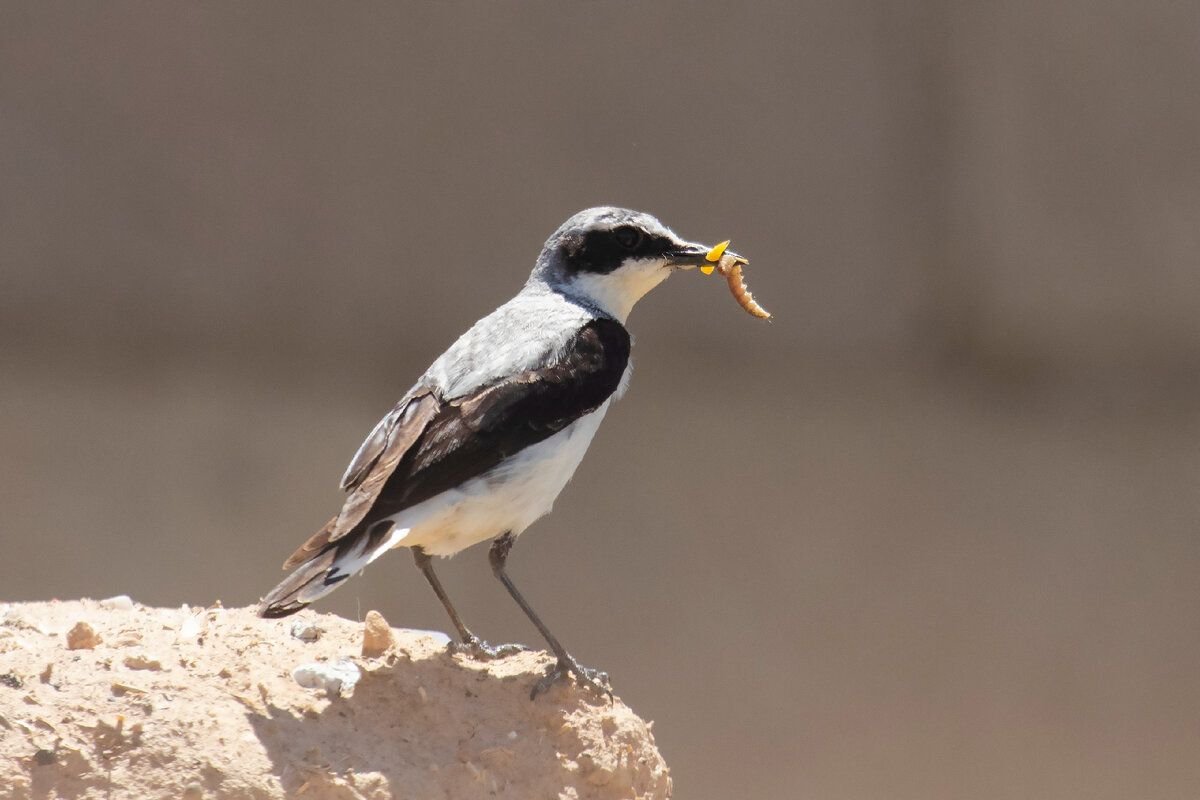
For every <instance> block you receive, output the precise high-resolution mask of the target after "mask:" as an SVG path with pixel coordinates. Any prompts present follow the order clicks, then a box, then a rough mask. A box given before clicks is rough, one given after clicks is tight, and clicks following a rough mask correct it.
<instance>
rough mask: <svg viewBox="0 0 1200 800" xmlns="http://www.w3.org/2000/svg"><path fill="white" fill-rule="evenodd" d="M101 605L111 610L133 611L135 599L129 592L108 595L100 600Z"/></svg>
mask: <svg viewBox="0 0 1200 800" xmlns="http://www.w3.org/2000/svg"><path fill="white" fill-rule="evenodd" d="M100 607H101V608H105V609H108V610H109V611H132V610H133V599H132V598H131V597H130V596H129V595H127V594H119V595H116V596H115V597H106V598H104V599H103V600H101V601H100Z"/></svg>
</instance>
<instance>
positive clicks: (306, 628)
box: [290, 619, 321, 642]
mask: <svg viewBox="0 0 1200 800" xmlns="http://www.w3.org/2000/svg"><path fill="white" fill-rule="evenodd" d="M290 632H291V634H292V638H293V639H299V640H300V641H302V642H315V641H316V640H317V639H320V638H321V628H320V626H319V625H317V623H315V622H313V621H311V620H306V619H302V620H300V621H299V622H296V623H293V624H292V627H291V631H290Z"/></svg>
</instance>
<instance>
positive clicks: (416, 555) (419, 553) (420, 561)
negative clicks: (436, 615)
mask: <svg viewBox="0 0 1200 800" xmlns="http://www.w3.org/2000/svg"><path fill="white" fill-rule="evenodd" d="M412 551H413V560H414V561H416V562H417V566H418V567H420V569H421V572H422V574H424V575H425V580H427V581H429V585H430V586H431V587H433V593H434V594H436V595H437V596H438V600H441V601H442V605H443V606H445V608H446V613H447V614H449V615H450V621H451V622H453V623H454V627H455V629H457V630H458V636H459V639H460V640H461V641H458V642H451V644H450V648H449V649H450V651H451V652H452V653H466V654H467V655H470V656H473V657H475V658H478V659H481V660H483V661H490V660H491V659H494V658H504V657H506V656H511V655H515V654H516V653H519V652H521V651H522V650H524V649H525V648H523V647H521V645H519V644H501V645H490V644H488V643H487V642H485V641H484V640H482V639H480V638H479V637H478V636H476V635H475V634H473V633H471V631H470V629H469V628H467V626H466V625H464V624H463V621H462V619H460V618H459V616H458V612H457V611H456V610H455V609H454V605H453V604H452V603H451V602H450V596H449V595H447V594H446V590H445V589H443V588H442V582H441V581H440V580H438V576H437V575H436V574H435V573H434V571H433V559H432V558H430V557H429V556H428V555H427V554H426V553H425V551H424V550H423V549H421V548H420V547H414V548H413V549H412Z"/></svg>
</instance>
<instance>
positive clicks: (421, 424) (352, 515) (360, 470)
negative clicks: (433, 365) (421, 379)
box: [283, 389, 442, 569]
mask: <svg viewBox="0 0 1200 800" xmlns="http://www.w3.org/2000/svg"><path fill="white" fill-rule="evenodd" d="M441 406H442V403H441V401H440V400H438V398H437V397H436V396H435V395H434V394H433V391H432V390H431V389H425V390H422V391H420V392H417V393H415V394H410V395H409V396H407V397H405V398H404V399H403V400H401V401H400V402H399V403H398V404H396V407H395V408H393V409H392V410H391V411H390V412H388V414H387V416H385V417H384V418H383V419H382V420H380V421H379V424H378V425H376V426H375V429H374V430H372V431H371V433H370V435H369V436H367V439H366V441H364V442H363V443H362V446H360V447H359V448H358V452H357V453H355V454H354V458H353V459H352V460H351V462H350V466H349V467H348V468H347V469H346V474H345V475H344V476H342V488H343V489H345V490H346V491H348V492H349V493H350V496H349V497H347V498H346V502H345V503H344V504H343V505H342V510H341V511H339V512H338V514H337V515H336V516H335V517H334V518H333V519H331V520H329V522H327V523H325V527H323V528H321V530H319V531H317V532H316V533H315V534H313V535H312V536H311V537H310V538H309V539H308V541H306V542H305V543H304V544H302V545H300V547H299V548H298V549H297V550H296V552H294V553H292V554H291V556H289V557H288V560H287V561H285V562H284V563H283V568H284V569H291V568H292V567H295V566H297V565H299V564H303V563H304V562H305V561H308V560H309V559H310V558H312V557H313V556H314V555H316V554H317V553H320V552H321V551H322V550H324V549H325V547H326V546H327V545H328V544H330V543H331V542H336V541H337V540H338V539H340V538H341V537H343V536H345V535H346V534H347V533H349V532H350V531H351V530H353V529H354V527H355V526H356V525H358V523H359V522H361V521H362V519H363V517H365V516H366V515H367V512H368V511H370V510H371V506H372V505H374V503H375V499H376V498H377V497H378V496H379V491H380V489H382V488H383V485H384V484H385V483H386V482H387V479H388V476H390V475H391V474H392V472H393V471H394V470H395V469H396V465H397V464H398V463H399V462H400V460H401V459H402V458H403V457H404V454H405V453H407V452H408V451H409V450H410V449H411V448H412V446H413V444H414V443H415V442H416V441H417V439H418V438H420V436H421V434H422V433H423V432H424V431H425V427H426V426H427V425H428V424H429V421H430V420H431V419H433V418H434V416H435V415H436V414H437V412H438V410H439V408H441Z"/></svg>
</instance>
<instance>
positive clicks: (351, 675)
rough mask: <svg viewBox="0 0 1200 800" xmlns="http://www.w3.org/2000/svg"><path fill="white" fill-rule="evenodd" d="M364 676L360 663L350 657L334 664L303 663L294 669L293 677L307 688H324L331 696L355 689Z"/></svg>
mask: <svg viewBox="0 0 1200 800" xmlns="http://www.w3.org/2000/svg"><path fill="white" fill-rule="evenodd" d="M360 677H362V671H361V670H360V669H359V668H358V665H357V664H355V663H354V662H353V661H350V660H348V659H345V658H343V659H339V660H338V661H334V662H333V663H332V664H328V663H321V662H319V661H318V662H313V663H311V664H301V665H300V666H298V667H296V668H295V669H294V670H292V679H293V680H295V681H296V683H298V684H300V685H301V686H303V687H304V688H305V689H324V690H325V693H326V694H328V695H329V696H330V697H333V696H334V695H339V694H342V693H343V691H347V692H349V691H353V690H354V684H356V683H358V679H359V678H360Z"/></svg>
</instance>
